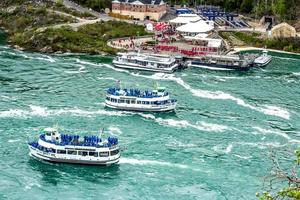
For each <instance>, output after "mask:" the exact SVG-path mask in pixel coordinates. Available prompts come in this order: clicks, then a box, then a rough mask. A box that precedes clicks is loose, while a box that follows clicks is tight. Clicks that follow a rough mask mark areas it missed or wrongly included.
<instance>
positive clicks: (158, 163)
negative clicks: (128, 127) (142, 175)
mask: <svg viewBox="0 0 300 200" xmlns="http://www.w3.org/2000/svg"><path fill="white" fill-rule="evenodd" d="M119 163H120V164H131V165H154V166H166V167H176V168H181V169H187V168H188V166H187V165H183V164H177V163H170V162H163V161H157V160H139V159H134V158H124V157H123V158H120V161H119Z"/></svg>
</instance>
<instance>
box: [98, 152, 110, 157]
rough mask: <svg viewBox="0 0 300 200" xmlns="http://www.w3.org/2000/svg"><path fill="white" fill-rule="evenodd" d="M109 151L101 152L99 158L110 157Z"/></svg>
mask: <svg viewBox="0 0 300 200" xmlns="http://www.w3.org/2000/svg"><path fill="white" fill-rule="evenodd" d="M108 155H109V154H108V151H106V152H99V156H100V157H108Z"/></svg>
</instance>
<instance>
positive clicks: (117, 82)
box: [116, 80, 121, 89]
mask: <svg viewBox="0 0 300 200" xmlns="http://www.w3.org/2000/svg"><path fill="white" fill-rule="evenodd" d="M116 86H117V88H120V89H121V81H120V80H117V81H116Z"/></svg>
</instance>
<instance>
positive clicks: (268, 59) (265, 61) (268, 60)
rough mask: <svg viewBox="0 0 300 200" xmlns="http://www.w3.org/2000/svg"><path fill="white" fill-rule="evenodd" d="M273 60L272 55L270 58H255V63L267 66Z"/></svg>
mask: <svg viewBox="0 0 300 200" xmlns="http://www.w3.org/2000/svg"><path fill="white" fill-rule="evenodd" d="M271 61H272V57H271V56H270V57H268V58H265V59H258V58H257V59H256V60H254V65H255V66H256V67H265V66H267V65H268V64H269V63H270V62H271Z"/></svg>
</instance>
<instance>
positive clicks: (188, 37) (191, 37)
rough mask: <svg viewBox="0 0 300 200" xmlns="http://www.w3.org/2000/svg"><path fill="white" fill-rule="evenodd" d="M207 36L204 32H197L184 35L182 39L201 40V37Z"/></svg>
mask: <svg viewBox="0 0 300 200" xmlns="http://www.w3.org/2000/svg"><path fill="white" fill-rule="evenodd" d="M207 36H208V34H206V33H199V34H197V35H195V36H184V39H186V40H201V39H203V38H206V37H207Z"/></svg>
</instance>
